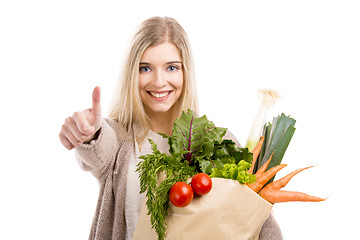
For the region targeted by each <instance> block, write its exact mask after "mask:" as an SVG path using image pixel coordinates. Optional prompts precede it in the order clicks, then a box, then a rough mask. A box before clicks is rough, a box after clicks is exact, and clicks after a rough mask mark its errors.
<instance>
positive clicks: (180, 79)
mask: <svg viewBox="0 0 360 240" xmlns="http://www.w3.org/2000/svg"><path fill="white" fill-rule="evenodd" d="M172 83H173V86H174V87H175V88H176V89H179V90H181V89H182V88H183V86H184V76H183V74H182V73H180V74H179V75H178V76H176V78H174V79H173V81H172Z"/></svg>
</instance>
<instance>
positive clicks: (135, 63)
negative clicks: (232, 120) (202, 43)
mask: <svg viewBox="0 0 360 240" xmlns="http://www.w3.org/2000/svg"><path fill="white" fill-rule="evenodd" d="M165 42H170V43H172V44H174V45H175V46H176V47H177V49H178V50H179V53H180V57H181V62H182V66H183V78H184V84H183V91H182V94H181V97H180V99H179V100H178V101H179V102H178V108H177V109H178V111H177V113H176V114H177V116H176V117H179V116H180V115H181V112H182V111H183V110H187V109H191V110H193V111H195V112H197V111H198V103H197V96H196V84H195V73H194V64H193V58H192V52H191V48H190V43H189V40H188V37H187V34H186V32H185V31H184V29H183V28H182V27H181V25H180V24H179V23H178V22H177V21H176V20H174V19H172V18H169V17H163V18H162V17H152V18H149V19H147V20H145V21H144V22H143V23H142V24H140V26H139V28H138V29H137V31H136V33H135V35H134V37H133V39H132V41H131V44H130V48H129V52H128V54H127V57H126V59H125V65H124V68H123V71H122V74H121V75H120V77H119V81H118V86H117V87H116V89H115V91H114V95H113V99H112V103H111V106H110V112H109V118H110V119H114V120H116V121H118V122H120V123H121V124H122V125H123V126H124V127H125V128H126V129H127V130H130V129H132V126H133V124H134V123H136V124H137V126H138V127H139V128H140V129H141V130H142V132H143V135H144V134H145V136H146V134H147V132H148V130H149V129H150V128H149V126H150V124H149V119H148V118H147V116H146V113H145V110H144V106H143V104H142V101H141V97H140V94H139V86H138V84H139V63H140V59H141V57H142V55H143V53H144V52H145V50H146V49H147V48H148V47H150V46H155V45H158V44H161V43H165ZM145 136H142V137H145ZM140 138H141V137H140ZM137 140H138V141H139V139H137ZM140 141H141V140H140Z"/></svg>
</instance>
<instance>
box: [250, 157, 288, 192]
mask: <svg viewBox="0 0 360 240" xmlns="http://www.w3.org/2000/svg"><path fill="white" fill-rule="evenodd" d="M286 166H287V164H280V165H277V166H275V167H272V168H270V169H269V170H267V171H266V172H265V173H263V174H261V175H260V176H259V177H256V182H254V183H248V184H246V185H247V186H248V187H249V188H251V189H252V190H254V192H256V193H258V192H259V191H260V189H261V188H262V187H263V186H264V185H265V184H266V183H267V182H268V181H269V180H270V179H271V178H272V177H273V176H275V174H276V173H277V172H278V171H280V170H281V169H283V168H284V167H286ZM259 170H260V169H259ZM256 174H257V173H256ZM255 176H256V175H255Z"/></svg>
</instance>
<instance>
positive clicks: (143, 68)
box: [139, 66, 151, 72]
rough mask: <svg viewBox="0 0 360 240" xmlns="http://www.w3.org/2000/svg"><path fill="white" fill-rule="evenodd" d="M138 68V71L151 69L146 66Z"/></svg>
mask: <svg viewBox="0 0 360 240" xmlns="http://www.w3.org/2000/svg"><path fill="white" fill-rule="evenodd" d="M139 70H140V72H150V71H151V69H150V68H149V67H147V66H143V67H140V69H139Z"/></svg>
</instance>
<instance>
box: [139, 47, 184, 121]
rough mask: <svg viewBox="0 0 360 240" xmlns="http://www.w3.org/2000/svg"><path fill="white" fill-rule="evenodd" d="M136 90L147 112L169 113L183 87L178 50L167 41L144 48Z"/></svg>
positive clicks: (151, 115)
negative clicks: (137, 89) (137, 88)
mask: <svg viewBox="0 0 360 240" xmlns="http://www.w3.org/2000/svg"><path fill="white" fill-rule="evenodd" d="M139 66H140V69H139V92H140V96H141V100H142V102H143V104H144V108H145V112H146V114H147V115H148V116H149V117H150V118H151V117H153V116H155V115H157V114H164V113H171V112H172V110H173V109H174V106H175V104H176V103H177V101H178V100H179V98H180V96H181V93H182V89H183V82H184V79H183V69H182V63H181V57H180V54H179V51H178V49H177V48H176V47H175V46H174V45H173V44H172V43H169V42H165V43H162V44H159V45H155V46H151V47H149V48H147V49H146V50H145V52H144V54H143V55H142V57H141V59H140V65H139Z"/></svg>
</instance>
